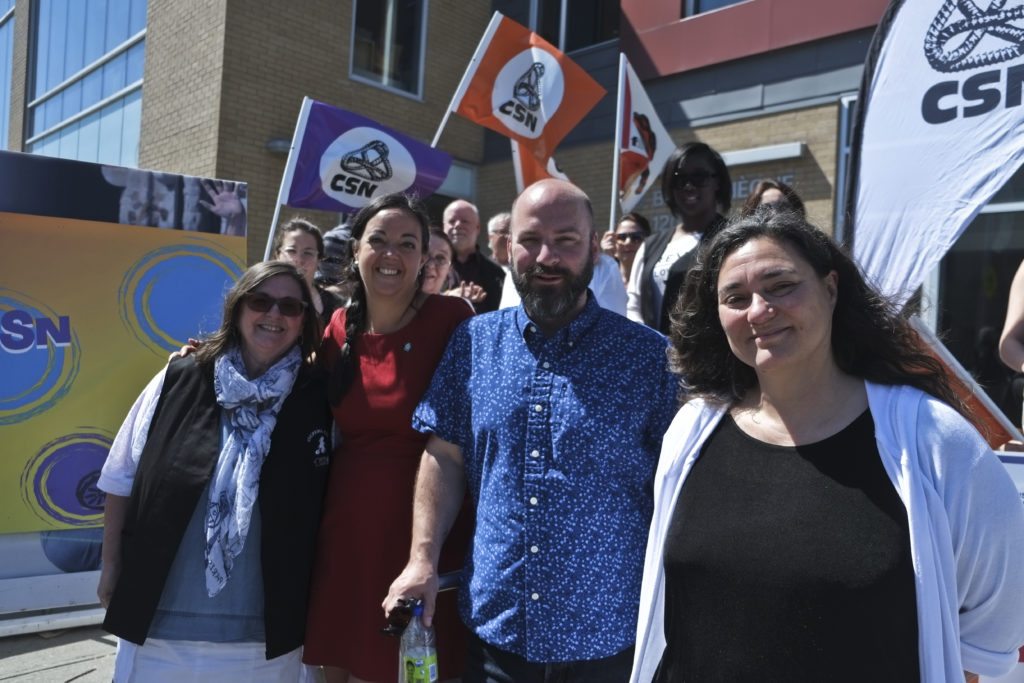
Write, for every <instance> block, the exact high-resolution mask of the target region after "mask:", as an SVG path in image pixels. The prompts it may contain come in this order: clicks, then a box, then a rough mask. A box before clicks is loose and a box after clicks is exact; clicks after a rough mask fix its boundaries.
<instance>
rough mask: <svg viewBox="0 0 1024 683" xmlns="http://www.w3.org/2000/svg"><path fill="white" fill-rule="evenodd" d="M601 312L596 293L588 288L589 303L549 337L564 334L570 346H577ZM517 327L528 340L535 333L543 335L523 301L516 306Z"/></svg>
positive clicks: (552, 337)
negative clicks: (595, 296)
mask: <svg viewBox="0 0 1024 683" xmlns="http://www.w3.org/2000/svg"><path fill="white" fill-rule="evenodd" d="M600 312H601V306H600V305H599V304H598V303H597V299H595V298H594V293H593V292H592V291H590V289H587V303H585V304H584V305H583V310H581V311H580V312H579V313H578V314H576V317H575V318H573V319H572V320H571V321H569V324H568V325H564V326H562V327H560V328H559V329H557V330H555V332H554V333H553V334H552V335H551V336H550V337H548V338H549V339H554V338H555V337H559V336H564V339H565V340H566V341H567V343H568V344H569V346H571V347H575V346H576V345H577V343H578V342H579V340H580V339H581V338H582V337H583V335H584V334H586V332H587V330H589V329H590V328H591V326H593V324H594V323H595V322H596V321H597V317H598V315H599V314H600ZM516 328H517V329H518V330H519V333H520V334H521V335H523V338H524V339H526V340H527V341H529V340H530V339H531V338H533V337H534V336H535V335H541V336H543V333H542V332H541V331H540V327H539V326H538V325H537V324H536V323H534V322H533V320H531V319H530V316H529V314H527V312H526V308H525V307H524V306H523V304H522V303H521V302H520V304H519V306H518V307H517V308H516Z"/></svg>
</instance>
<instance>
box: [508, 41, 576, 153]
mask: <svg viewBox="0 0 1024 683" xmlns="http://www.w3.org/2000/svg"><path fill="white" fill-rule="evenodd" d="M564 81H565V78H564V77H563V74H562V67H561V65H560V64H559V63H558V60H557V59H556V58H555V57H554V55H552V54H551V53H550V52H548V51H547V50H541V49H539V48H531V49H529V50H523V51H522V52H520V53H519V54H517V55H516V56H515V57H512V59H510V60H508V61H507V62H506V63H505V65H504V66H503V67H501V70H500V71H499V72H498V75H497V77H496V78H495V79H494V86H493V88H492V89H491V111H492V112H493V115H494V117H495V118H497V119H498V120H499V121H501V123H502V124H503V125H504V126H505V127H507V128H508V129H509V130H510V131H511V132H512V133H514V134H516V135H520V136H522V137H525V138H529V139H532V140H535V139H537V138H539V137H540V136H541V135H543V133H544V127H545V126H546V125H547V123H548V121H550V120H551V119H552V117H554V116H555V114H556V112H557V111H558V108H559V107H560V106H561V105H562V97H563V96H564V95H565V83H564Z"/></svg>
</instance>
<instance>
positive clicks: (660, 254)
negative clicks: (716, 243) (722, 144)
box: [626, 142, 732, 334]
mask: <svg viewBox="0 0 1024 683" xmlns="http://www.w3.org/2000/svg"><path fill="white" fill-rule="evenodd" d="M661 194H662V196H663V197H664V198H665V203H666V204H667V205H668V207H669V209H671V210H672V215H673V216H675V217H676V218H677V219H678V220H679V223H678V224H677V225H676V227H675V229H673V230H666V231H662V232H659V233H656V234H655V235H653V236H651V237H649V238H648V239H647V240H645V241H644V244H643V246H641V247H640V250H639V251H638V252H637V254H636V257H635V260H634V261H633V271H632V273H631V275H630V279H629V286H628V287H627V294H628V299H627V304H626V315H627V317H628V318H629V319H630V320H635V321H637V322H641V323H643V324H645V325H647V326H649V327H653V328H655V329H657V330H660V331H662V332H664V333H666V334H667V333H668V329H669V321H668V314H669V311H671V310H672V306H673V304H674V303H675V301H676V299H677V298H678V296H679V292H680V291H681V290H682V287H683V283H684V281H685V279H686V273H687V271H689V269H690V268H691V267H692V266H693V263H694V261H695V260H696V255H697V247H698V246H699V245H701V244H703V243H705V242H707V240H709V239H710V238H711V237H713V236H714V234H715V233H716V232H718V230H720V229H721V227H722V226H723V225H725V218H724V215H723V214H725V213H727V212H728V211H729V206H730V205H731V203H732V179H731V178H730V177H729V170H728V169H727V168H726V166H725V162H724V161H723V160H722V156H721V155H720V154H719V153H718V152H716V151H715V150H714V149H712V148H711V147H709V146H708V145H706V144H704V143H703V142H688V143H686V144H684V145H682V146H680V147H678V148H677V149H676V150H675V151H674V152H672V155H671V156H670V157H669V158H668V161H667V162H665V168H664V169H663V170H662V172H661Z"/></svg>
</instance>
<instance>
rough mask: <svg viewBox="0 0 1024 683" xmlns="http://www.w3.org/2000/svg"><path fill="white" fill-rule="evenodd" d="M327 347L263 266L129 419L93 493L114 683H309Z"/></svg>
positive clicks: (323, 478) (281, 279) (272, 265)
mask: <svg viewBox="0 0 1024 683" xmlns="http://www.w3.org/2000/svg"><path fill="white" fill-rule="evenodd" d="M319 339H320V324H319V321H318V320H317V316H316V313H315V312H314V310H313V305H312V299H311V297H310V293H309V288H308V286H307V284H306V281H305V279H304V277H303V276H302V275H301V274H300V273H299V271H298V270H297V269H296V268H295V267H294V266H292V265H291V264H288V263H282V262H280V261H271V262H266V263H259V264H257V265H255V266H253V267H252V268H250V269H249V270H247V271H246V272H245V274H243V275H242V277H241V278H240V279H239V280H238V282H237V284H235V286H234V287H233V288H232V289H231V290H230V291H229V292H228V294H227V297H226V299H225V302H224V318H223V322H222V324H221V327H220V329H219V330H218V331H217V332H216V333H214V334H213V335H212V336H211V337H210V338H208V339H207V340H206V342H205V343H204V344H203V345H202V347H201V348H200V349H199V350H198V351H196V352H194V353H192V354H190V355H189V356H187V357H184V358H178V359H176V360H173V361H172V362H171V363H170V364H169V365H168V366H167V367H166V368H164V369H163V370H161V371H160V372H159V373H158V374H157V376H156V377H155V378H154V379H153V380H152V381H151V382H150V383H149V385H148V386H147V387H146V389H145V390H144V391H143V393H142V395H141V396H139V398H138V400H137V401H136V402H135V405H134V406H133V407H132V409H131V411H130V412H129V414H128V417H127V418H126V420H125V422H124V424H123V425H122V427H121V430H120V431H119V432H118V434H117V437H116V438H115V439H114V443H113V445H112V446H111V449H110V454H109V455H108V457H107V461H106V463H105V464H104V466H103V470H102V474H101V476H100V480H99V487H100V488H101V489H102V490H104V491H106V492H107V499H106V507H105V511H104V539H103V570H102V572H101V576H100V583H99V587H98V589H97V594H98V596H99V599H100V603H101V604H102V605H103V606H104V607H106V608H107V613H106V618H105V620H104V622H103V625H104V628H105V629H106V630H108V631H110V632H111V633H113V634H115V635H117V636H118V637H119V638H120V641H119V645H118V651H117V657H116V660H115V664H114V681H117V682H120V681H157V682H160V681H181V680H211V681H213V680H225V681H227V680H232V681H235V680H244V681H282V680H296V678H297V676H298V675H299V673H300V671H301V669H302V660H301V646H302V642H303V637H304V633H305V625H306V603H307V598H308V593H309V583H310V573H311V570H312V565H313V556H314V544H315V542H316V536H317V526H318V524H319V521H320V515H321V502H322V500H323V495H324V491H325V488H326V484H327V471H328V464H329V462H330V457H331V449H330V438H331V414H330V411H329V410H328V407H327V404H326V402H325V401H324V396H325V395H326V391H327V388H326V378H325V377H324V375H323V373H322V372H321V371H319V370H318V368H316V367H315V366H314V365H312V364H311V358H312V354H313V351H314V347H315V345H316V343H317V342H318V341H319Z"/></svg>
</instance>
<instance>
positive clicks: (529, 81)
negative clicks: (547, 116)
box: [512, 62, 544, 111]
mask: <svg viewBox="0 0 1024 683" xmlns="http://www.w3.org/2000/svg"><path fill="white" fill-rule="evenodd" d="M543 75H544V65H543V64H541V63H540V62H534V63H533V64H531V65H530V68H529V69H527V70H526V73H524V74H523V75H522V76H520V77H519V80H518V81H516V87H515V89H514V90H513V92H512V96H513V97H515V98H516V99H517V100H519V102H520V103H522V105H523V106H524V107H526V108H527V109H529V110H530V111H537V110H538V109H540V77H541V76H543Z"/></svg>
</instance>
